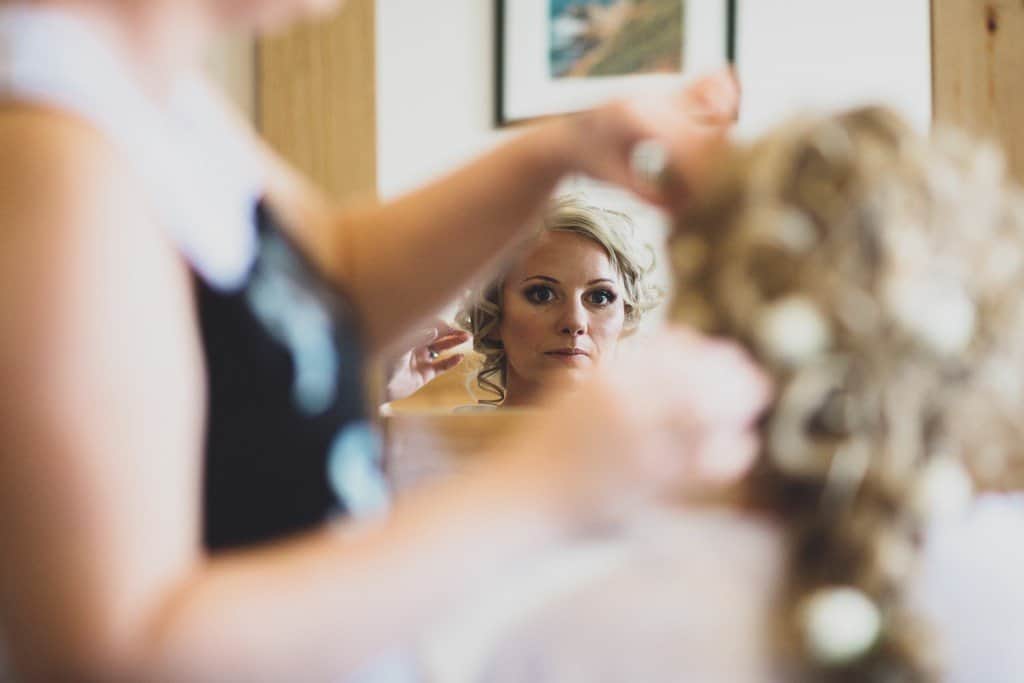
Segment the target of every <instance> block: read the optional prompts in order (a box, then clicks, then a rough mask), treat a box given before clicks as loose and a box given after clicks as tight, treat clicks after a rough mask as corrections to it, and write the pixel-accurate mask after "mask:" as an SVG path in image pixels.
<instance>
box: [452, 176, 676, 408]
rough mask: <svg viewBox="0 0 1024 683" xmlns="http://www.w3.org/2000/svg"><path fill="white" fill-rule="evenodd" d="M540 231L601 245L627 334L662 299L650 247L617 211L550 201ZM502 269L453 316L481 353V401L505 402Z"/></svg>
mask: <svg viewBox="0 0 1024 683" xmlns="http://www.w3.org/2000/svg"><path fill="white" fill-rule="evenodd" d="M545 232H570V233H575V234H577V235H582V236H583V237H586V238H587V239H589V240H593V241H594V242H597V243H598V244H600V245H601V246H602V247H603V248H604V250H605V252H607V254H608V258H609V260H610V262H611V264H612V267H613V268H614V269H615V272H616V273H618V275H619V277H620V278H621V281H622V288H623V292H622V300H623V303H624V305H625V311H626V327H625V330H626V332H631V331H634V330H635V329H636V327H637V326H638V325H639V324H640V321H641V320H642V319H643V317H644V316H645V315H646V314H647V313H648V312H649V311H651V310H652V309H653V308H655V307H656V306H657V305H658V304H659V303H660V302H661V300H662V299H663V298H664V292H662V291H661V289H659V288H658V287H656V286H655V285H654V284H652V283H651V278H650V276H651V273H652V271H653V270H654V266H655V258H654V251H653V249H651V247H650V245H647V244H637V241H636V237H635V235H634V230H633V222H632V221H631V220H630V218H629V216H627V215H626V214H624V213H620V212H618V211H611V210H608V209H602V208H599V207H597V206H594V205H592V204H589V203H587V202H586V201H584V200H583V199H582V198H580V197H578V196H575V195H567V196H563V197H560V198H557V199H555V200H553V201H552V203H551V205H550V207H549V208H548V211H547V213H546V214H545V216H544V220H543V223H542V224H541V225H540V227H539V229H538V235H540V234H543V233H545ZM504 285H505V275H504V273H503V274H501V275H499V276H498V277H496V278H494V279H493V280H491V281H489V282H488V283H486V284H485V285H484V286H483V287H480V288H479V289H477V290H475V291H473V292H471V293H470V294H469V296H468V297H467V298H466V300H465V302H464V304H463V306H462V308H461V310H460V311H459V313H458V315H457V316H456V324H458V325H459V326H460V327H462V328H463V329H465V330H466V331H468V332H470V333H471V334H472V335H473V349H474V350H475V351H477V352H478V353H480V354H481V355H482V356H483V363H482V365H481V367H480V369H479V371H478V372H477V375H476V379H477V385H478V386H479V387H480V388H481V389H483V390H484V391H485V392H487V393H489V394H492V395H494V396H495V398H494V399H485V400H481V401H480V402H481V403H486V404H491V405H499V404H501V403H502V402H504V400H505V386H506V382H507V379H508V364H507V358H506V356H505V349H504V347H503V345H502V343H501V342H500V341H498V340H496V339H494V338H493V333H494V332H495V331H496V330H497V329H498V326H499V325H500V324H501V310H502V305H503V302H502V290H503V288H504Z"/></svg>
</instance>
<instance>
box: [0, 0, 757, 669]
mask: <svg viewBox="0 0 1024 683" xmlns="http://www.w3.org/2000/svg"><path fill="white" fill-rule="evenodd" d="M40 4H51V5H55V6H62V7H65V8H66V9H67V10H68V11H73V12H81V13H82V14H83V15H86V14H87V15H88V16H89V17H91V18H92V19H93V20H95V21H96V22H97V26H100V27H102V31H103V32H104V33H105V35H106V36H107V37H108V39H109V40H111V41H114V42H115V43H116V44H117V45H118V46H119V48H120V49H122V50H123V51H124V54H125V55H126V57H127V58H130V59H131V61H132V64H134V65H136V66H137V69H138V73H139V74H140V80H141V82H143V83H144V84H145V86H146V87H147V88H149V89H150V91H151V92H153V93H154V95H155V96H157V97H159V94H160V93H161V91H162V90H161V89H162V86H164V85H165V84H166V82H167V78H168V75H169V74H173V73H177V72H178V71H181V70H187V69H192V68H194V67H195V65H196V64H197V63H198V61H199V48H200V47H201V46H202V45H203V44H204V43H205V42H206V41H207V40H208V39H209V37H210V36H211V35H214V34H216V32H217V31H219V30H220V29H221V28H222V27H223V26H224V25H226V24H227V23H230V24H231V25H240V24H241V23H244V22H247V21H257V22H258V23H261V24H275V23H278V22H280V21H285V20H287V19H289V18H291V17H293V16H295V15H297V14H298V13H299V11H300V10H306V9H309V8H315V9H319V8H320V7H319V6H320V5H326V4H330V3H323V2H288V1H286V0H264V1H263V2H258V3H257V2H251V1H249V0H234V1H231V2H228V1H227V0H148V1H145V2H132V3H124V2H121V1H120V0H109V1H107V0H92V1H89V2H86V1H85V0H64V1H62V2H60V1H53V2H49V3H40ZM229 6H230V9H231V15H230V22H229V20H228V18H226V17H225V15H224V14H223V12H222V11H223V10H224V9H225V8H228V7H229ZM735 106H736V91H735V88H734V87H733V85H732V81H731V80H730V79H728V78H722V77H719V78H717V79H709V80H706V81H704V82H702V83H699V84H697V85H696V86H694V87H692V88H691V89H689V90H687V91H685V92H683V93H681V94H679V95H677V96H674V97H671V98H669V97H666V98H661V99H656V100H650V101H645V102H641V103H636V102H634V103H619V104H613V105H609V106H607V107H605V108H603V109H599V110H596V111H595V112H593V113H591V114H588V115H586V116H581V117H576V118H572V119H567V120H561V121H556V122H553V123H549V124H547V125H544V126H540V127H537V128H534V129H531V130H529V131H527V132H525V133H523V134H522V135H520V136H519V137H517V138H515V139H514V140H512V141H511V142H509V143H507V144H505V145H504V146H502V147H501V148H499V149H497V150H495V151H493V152H492V153H490V154H488V155H485V156H484V157H482V158H480V159H478V160H477V161H475V162H473V163H471V164H470V165H469V166H467V167H466V168H464V169H462V170H460V171H456V172H455V173H453V174H451V175H449V176H448V177H447V178H444V179H442V180H440V181H438V182H436V183H434V184H432V185H430V186H427V187H425V188H423V189H422V190H420V191H417V192H414V193H412V194H410V195H408V196H406V197H404V198H402V199H399V200H398V201H396V202H393V203H391V204H388V205H384V206H375V205H374V206H366V207H364V208H362V209H358V210H356V211H352V212H348V213H340V212H339V210H338V209H337V208H336V207H334V206H333V205H332V204H331V203H330V202H329V201H328V200H327V199H325V197H324V195H322V194H321V193H319V192H318V191H317V190H315V189H314V188H313V187H312V185H311V184H310V183H309V182H308V181H306V180H305V179H303V178H302V176H301V175H300V174H298V173H297V172H295V171H294V170H292V169H291V168H289V167H288V166H287V165H286V164H285V163H283V162H282V161H281V160H279V159H278V158H277V157H276V156H275V155H274V154H273V153H272V152H270V151H269V150H266V149H265V148H264V162H265V164H266V168H265V171H266V174H267V176H268V177H269V178H270V183H269V188H268V196H269V200H270V201H271V203H272V205H273V206H274V208H275V209H276V210H277V211H278V213H279V214H280V215H281V216H282V217H283V219H284V222H285V223H286V224H287V225H288V226H289V228H290V229H292V230H293V231H294V233H295V235H296V236H297V238H298V239H299V240H300V241H301V242H302V243H303V244H304V246H305V247H306V249H307V250H308V251H309V253H310V254H311V255H312V256H313V258H314V259H315V260H316V261H317V262H318V263H319V264H320V265H321V266H322V267H323V268H324V269H325V270H326V271H327V272H328V273H329V275H330V276H331V277H333V278H336V279H337V280H338V281H339V282H344V283H346V285H348V289H349V291H351V292H352V294H353V297H354V299H355V303H356V305H357V306H358V308H359V309H360V311H361V312H362V315H363V319H364V321H365V324H366V326H367V329H368V330H369V335H370V343H371V346H373V347H374V348H384V347H386V346H387V345H388V344H394V343H395V341H396V340H397V339H399V338H400V337H401V336H402V335H404V334H408V333H409V332H410V331H411V330H415V329H417V327H419V326H421V325H422V320H423V319H424V316H427V315H428V314H429V312H430V311H432V310H436V309H437V308H438V307H439V305H440V304H441V303H442V302H443V301H444V300H445V299H446V298H449V297H450V296H451V295H453V294H454V293H455V292H456V291H457V289H458V288H459V287H460V286H462V285H463V284H464V283H465V282H466V281H467V280H468V279H469V278H471V277H472V276H474V274H476V273H478V272H479V271H480V269H481V268H482V267H484V266H485V265H486V263H487V262H488V259H489V258H496V257H497V256H498V255H500V254H501V253H502V251H503V249H504V248H505V247H506V245H508V244H510V243H511V242H513V241H514V240H516V239H517V238H518V236H519V235H520V230H521V226H522V225H524V224H526V223H528V219H529V218H531V217H532V216H534V215H535V214H537V213H538V212H540V211H541V210H542V208H543V206H544V203H545V201H546V200H547V198H548V195H549V194H550V192H551V191H552V189H553V188H554V186H555V184H556V183H557V182H558V180H559V179H560V178H561V177H562V176H564V175H565V174H567V173H572V172H579V173H588V174H590V175H593V176H596V177H599V178H603V179H605V180H608V181H612V182H618V183H619V184H622V185H624V186H626V187H628V188H631V189H633V190H634V191H636V192H638V193H639V194H641V195H643V196H646V197H648V198H650V199H653V200H660V199H662V198H661V197H659V195H658V194H657V193H656V192H655V191H654V190H653V189H652V188H650V187H646V186H643V185H641V184H639V183H638V182H637V181H636V180H635V179H634V178H633V177H632V175H631V173H630V171H629V168H628V165H627V163H626V159H627V158H628V150H629V149H630V147H631V146H632V145H633V144H634V143H635V142H636V141H638V140H641V139H645V138H650V137H657V138H660V139H663V140H664V141H665V143H666V144H667V145H669V146H670V147H671V148H672V150H673V151H674V153H677V154H679V155H680V158H682V159H700V158H703V157H704V156H705V155H704V154H703V152H702V150H703V149H704V147H706V146H707V145H708V144H709V141H714V140H716V139H718V138H719V137H720V135H721V134H722V132H723V131H724V129H725V127H726V126H727V124H728V122H729V121H731V120H732V118H733V117H734V113H735ZM240 125H241V124H240ZM253 140H254V144H258V143H257V141H256V138H255V136H253ZM583 141H586V144H583ZM0 149H3V150H4V154H3V158H2V161H0V216H2V217H3V231H2V233H0V387H3V390H2V391H0V402H2V409H0V443H2V444H3V449H2V455H0V557H3V558H4V561H3V562H0V622H2V623H3V632H4V637H5V644H6V645H7V647H8V649H9V651H10V655H11V656H12V658H13V661H14V663H15V665H16V667H18V669H20V673H21V674H22V678H23V679H24V680H63V679H74V680H132V681H134V680H161V681H174V680H182V681H201V680H224V679H225V678H228V679H234V680H272V681H274V680H293V679H294V678H295V675H296V672H301V674H302V679H303V680H338V678H339V677H341V676H343V675H344V674H346V673H348V672H351V671H354V670H356V669H358V668H359V667H360V666H362V665H364V664H365V663H366V662H368V661H370V660H371V659H372V658H373V657H374V656H375V655H376V654H378V653H380V652H381V651H383V650H385V649H387V648H390V647H393V646H395V645H400V644H403V643H407V642H409V641H410V640H411V639H412V638H414V637H415V636H416V634H417V633H419V632H421V631H422V630H423V629H425V628H428V627H429V625H430V624H431V623H432V621H433V620H434V619H435V618H437V617H438V616H439V615H441V614H443V613H444V612H445V611H446V610H447V609H449V608H450V607H451V605H452V603H453V601H455V600H457V598H458V597H459V596H460V595H462V593H463V592H464V590H465V587H466V586H471V585H473V584H474V582H476V581H478V580H479V579H481V578H483V577H485V576H488V575H489V574H491V573H492V572H493V571H495V570H496V569H498V568H501V567H505V566H507V565H508V564H509V563H512V562H516V561H521V560H523V559H526V558H529V557H531V556H532V555H533V554H535V553H537V552H538V551H540V550H541V549H543V548H545V547H547V546H549V545H550V544H552V543H558V542H564V541H566V540H568V539H571V538H573V537H575V536H577V535H578V534H580V533H581V531H582V530H584V529H587V528H589V527H590V526H591V525H593V524H594V523H596V522H600V521H605V520H609V519H610V520H618V519H621V518H622V517H623V516H626V515H628V514H629V513H630V510H632V509H633V508H635V507H636V506H637V505H640V504H641V503H645V502H648V501H652V500H656V499H659V498H660V497H662V496H668V495H673V494H676V493H678V491H679V490H680V489H684V488H687V487H692V486H697V485H700V486H705V485H710V484H713V483H715V482H718V481H722V480H726V479H729V478H731V477H732V476H735V474H736V472H738V471H740V470H741V469H742V466H743V464H744V463H745V462H747V460H749V455H750V454H752V450H753V442H752V437H751V436H750V432H749V428H750V425H751V422H752V421H753V420H754V418H755V416H756V415H757V413H758V412H759V410H760V409H761V407H762V406H763V405H764V402H765V400H766V398H767V393H768V392H767V387H766V385H765V382H764V380H763V378H762V376H761V375H760V373H759V372H758V371H757V370H756V369H755V368H753V367H752V366H751V364H750V363H749V362H748V360H747V359H746V358H745V357H744V356H743V355H742V354H741V353H740V352H739V351H737V350H736V349H735V348H733V347H731V346H729V345H726V344H724V343H721V342H715V341H710V340H706V339H702V338H699V337H695V336H693V335H690V334H685V333H681V332H669V333H666V334H665V335H663V336H662V337H659V338H656V339H653V340H652V341H651V343H650V344H649V345H648V346H647V348H646V349H645V354H644V355H643V356H642V357H633V358H626V359H623V362H622V363H621V364H617V367H616V369H615V371H614V372H608V373H596V375H595V376H594V377H593V378H591V379H588V380H587V381H588V382H589V384H588V385H587V388H588V390H587V391H586V392H583V395H582V396H580V397H576V398H574V399H572V401H571V402H565V401H563V402H562V403H555V404H551V405H550V407H549V409H548V410H546V411H545V412H544V414H543V415H541V416H539V417H537V418H536V422H535V424H534V425H533V426H532V427H531V429H529V430H527V433H525V434H524V435H522V436H520V437H517V438H516V439H513V440H511V441H508V442H506V443H504V444H503V445H501V446H499V447H497V448H496V450H495V452H494V453H492V454H491V457H485V458H481V462H483V463H484V464H482V465H481V466H480V467H479V469H478V471H475V472H474V473H472V474H471V475H470V476H468V477H466V478H465V479H464V480H461V481H459V482H457V483H444V484H441V485H438V486H434V487H432V488H428V489H424V490H422V491H421V492H419V493H417V494H415V495H413V496H411V497H409V498H408V499H405V500H402V501H400V502H399V503H398V504H397V505H396V507H395V509H394V510H393V512H392V514H391V515H389V516H388V517H387V518H386V519H384V520H381V521H380V522H379V523H377V524H375V525H373V526H371V527H366V528H361V529H358V530H356V529H354V528H353V527H352V526H351V525H346V524H342V525H341V529H338V528H324V529H320V530H314V531H311V532H309V533H307V534H305V535H303V536H301V537H297V538H293V539H290V540H288V541H284V542H280V543H275V544H271V545H268V546H264V547H259V548H252V549H246V550H240V551H237V552H232V553H230V554H221V555H209V554H208V553H206V552H205V551H204V549H203V546H202V543H201V539H200V527H201V525H200V517H199V515H200V502H199V491H200V482H201V477H202V462H203V436H204V428H205V427H204V420H205V404H204V400H203V397H204V396H205V387H204V379H203V378H204V372H203V361H202V353H201V343H200V336H199V331H198V328H197V322H196V312H195V310H194V304H193V300H192V291H191V286H190V282H189V274H188V270H187V267H186V265H185V263H184V262H183V261H182V259H181V257H180V256H179V254H178V252H177V251H176V250H175V248H174V247H173V245H172V244H170V242H169V240H168V239H167V238H166V237H165V233H164V231H163V230H162V226H160V225H158V224H156V223H155V221H154V219H153V213H152V212H151V210H150V207H149V206H147V204H146V199H145V193H144V192H143V191H142V190H141V189H140V188H139V186H138V181H137V180H136V179H135V178H134V177H133V176H132V175H131V173H130V171H129V170H128V168H127V164H126V162H125V161H124V160H123V159H121V158H120V157H119V156H118V155H117V154H116V153H115V152H114V150H113V147H112V146H111V144H110V143H109V142H108V141H107V140H105V139H104V138H103V137H102V136H101V135H100V134H99V133H98V132H97V131H96V130H94V129H92V128H91V127H90V126H88V125H87V124H86V123H84V122H82V121H81V120H79V119H77V118H74V117H72V116H69V115H66V114H64V113H61V112H57V111H50V110H44V109H38V108H33V107H30V106H26V105H24V104H21V103H18V102H2V103H0ZM687 169H691V170H692V169H695V167H692V166H690V167H687ZM686 172H687V173H689V172H690V170H687V171H686ZM379 226H387V230H383V229H380V227H379ZM481 226H487V227H486V229H485V228H482V227H481ZM422 279H426V280H429V281H431V282H432V283H434V286H432V287H431V288H415V287H409V288H408V289H405V290H402V296H396V295H395V294H394V292H395V290H396V288H397V285H398V284H399V283H403V282H416V281H421V280H422ZM709 372H710V373H712V375H713V376H714V378H715V379H720V378H722V377H726V378H729V381H728V382H727V383H728V384H730V386H741V387H745V388H746V389H747V390H746V391H743V392H742V396H741V397H740V398H738V399H737V400H732V401H723V402H720V403H715V402H711V403H710V404H709V402H708V401H705V400H702V390H701V385H706V384H707V379H706V375H707V373H709ZM701 373H703V374H701ZM716 373H717V374H716ZM626 397H628V398H626ZM680 444H685V445H686V446H687V447H686V448H680ZM552 453H557V454H558V456H559V457H557V458H554V459H552V458H551V454H552ZM722 463H732V469H731V470H727V469H723V467H722ZM609 500H613V501H614V502H615V505H616V506H615V507H614V508H610V507H609ZM342 532H346V533H342ZM481 548H486V549H487V552H480V551H479V550H480V549H481ZM413 568H415V571H413Z"/></svg>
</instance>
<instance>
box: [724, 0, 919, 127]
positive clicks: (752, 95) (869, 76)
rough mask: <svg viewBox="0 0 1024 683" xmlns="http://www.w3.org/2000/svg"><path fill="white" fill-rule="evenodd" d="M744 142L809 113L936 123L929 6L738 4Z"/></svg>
mask: <svg viewBox="0 0 1024 683" xmlns="http://www.w3.org/2000/svg"><path fill="white" fill-rule="evenodd" d="M738 23H739V26H738V30H737V33H738V52H739V55H738V67H739V71H740V77H741V80H742V82H743V95H744V102H743V107H744V108H743V113H742V116H741V120H740V132H741V134H742V135H744V136H749V135H751V134H756V133H758V132H762V131H763V130H764V129H765V128H766V127H768V126H770V125H771V124H773V123H775V122H776V121H778V120H779V119H780V118H782V117H785V116H786V115H787V114H789V113H791V112H794V111H798V110H801V109H805V108H828V109H832V108H836V107H848V106H853V105H857V104H863V103H866V102H878V103H884V104H887V105H888V106H891V107H894V108H896V109H897V110H899V111H900V112H902V113H903V114H904V115H905V116H907V117H908V118H909V119H910V121H911V122H912V123H913V124H914V125H915V126H916V127H917V128H918V130H921V131H922V132H926V131H927V130H928V129H929V125H930V122H931V112H932V108H931V100H932V88H931V20H930V7H929V0H740V12H739V22H738Z"/></svg>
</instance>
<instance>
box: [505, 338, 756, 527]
mask: <svg viewBox="0 0 1024 683" xmlns="http://www.w3.org/2000/svg"><path fill="white" fill-rule="evenodd" d="M769 398H770V386H769V382H768V381H767V379H766V377H765V375H764V374H763V373H762V372H761V371H760V370H759V369H758V368H757V367H756V366H755V365H754V363H753V362H752V360H751V359H750V358H749V357H748V356H747V354H746V353H745V352H744V351H743V350H742V349H741V348H740V347H739V346H737V345H736V344H734V343H731V342H726V341H721V340H715V339H711V338H708V337H703V336H699V335H697V334H695V333H693V332H690V331H686V330H682V329H680V328H674V329H671V330H669V331H666V332H664V333H663V334H660V335H658V336H656V337H652V338H651V339H650V340H645V343H644V345H643V349H642V350H640V349H634V350H633V353H627V354H624V355H623V357H622V358H621V359H620V361H618V362H616V363H615V364H614V367H611V368H608V369H606V370H603V371H602V372H599V373H597V374H596V375H595V376H594V377H593V378H592V379H591V380H588V382H587V383H586V384H585V385H584V386H583V387H582V388H580V390H578V391H574V392H572V393H569V394H563V395H561V396H559V397H557V398H555V399H554V401H553V402H552V403H550V404H549V405H548V406H546V407H545V409H544V413H543V414H542V415H541V416H540V417H539V418H538V420H539V424H538V425H537V427H536V428H535V429H531V433H530V435H527V436H524V437H522V438H523V440H524V443H523V444H522V446H523V448H522V452H523V453H528V455H526V456H525V457H524V459H525V460H527V467H534V468H536V470H537V472H538V473H539V474H538V475H536V476H538V477H539V478H540V479H541V480H542V481H543V482H544V483H542V484H539V485H538V486H540V487H541V488H544V487H545V486H546V485H547V484H553V486H551V487H550V488H547V493H548V494H549V495H551V496H552V497H553V498H554V499H555V500H556V501H559V502H560V503H561V504H564V505H566V506H568V507H567V508H563V509H564V510H566V511H567V514H569V515H570V516H573V517H574V518H575V519H579V516H580V515H582V521H583V522H585V523H592V522H595V521H609V520H612V521H614V520H618V519H622V518H623V517H625V516H628V515H629V513H630V511H631V510H633V509H635V508H638V507H641V506H643V505H645V504H648V503H652V502H657V501H658V500H659V499H663V500H667V499H668V498H670V497H673V498H674V497H678V496H679V495H680V494H686V493H697V492H701V493H705V492H707V491H708V490H713V489H715V488H719V487H722V486H725V485H727V484H730V483H733V482H735V481H736V480H737V479H738V478H740V477H741V476H742V475H743V474H744V473H746V471H747V470H748V468H749V467H750V466H751V464H752V463H753V462H754V458H755V456H756V455H757V451H758V439H757V436H756V432H755V423H756V421H757V418H758V417H759V415H760V414H761V412H762V410H763V409H764V408H765V406H766V405H767V402H768V400H769ZM556 504H558V502H556Z"/></svg>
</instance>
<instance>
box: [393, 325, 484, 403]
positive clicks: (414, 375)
mask: <svg viewBox="0 0 1024 683" xmlns="http://www.w3.org/2000/svg"><path fill="white" fill-rule="evenodd" d="M469 339H470V334H469V333H468V332H464V331H462V330H459V329H456V328H454V327H452V326H451V325H449V324H448V323H446V322H444V321H443V320H436V321H434V324H433V326H432V327H431V328H430V329H428V330H425V331H424V332H423V333H422V334H421V335H420V336H419V338H418V339H417V340H416V342H415V344H416V346H414V347H413V348H412V349H411V350H410V351H408V352H406V353H404V354H402V355H401V356H399V357H398V359H397V360H396V361H395V363H394V364H393V365H392V369H391V372H390V376H389V379H388V385H387V398H388V400H389V401H398V400H400V399H403V398H406V397H408V396H412V395H413V394H414V393H416V392H417V391H419V389H420V388H421V387H423V385H425V384H426V383H427V382H430V381H431V380H433V379H434V378H435V377H437V376H438V375H441V374H444V373H445V372H448V371H449V370H451V369H452V368H454V367H455V366H456V365H458V364H459V363H461V362H462V359H463V358H464V357H465V356H464V354H461V353H456V354H452V355H450V356H443V355H442V354H443V353H444V352H445V351H448V350H449V349H453V348H455V347H456V346H459V345H460V344H464V343H465V342H467V341H469Z"/></svg>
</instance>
